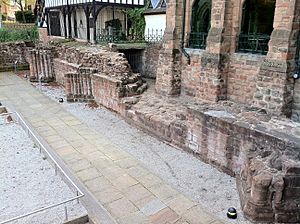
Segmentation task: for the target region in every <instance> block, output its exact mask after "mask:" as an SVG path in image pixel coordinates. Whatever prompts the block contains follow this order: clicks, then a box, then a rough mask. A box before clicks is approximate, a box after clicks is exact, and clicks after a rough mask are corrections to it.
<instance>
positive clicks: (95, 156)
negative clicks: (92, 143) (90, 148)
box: [83, 151, 107, 162]
mask: <svg viewBox="0 0 300 224" xmlns="http://www.w3.org/2000/svg"><path fill="white" fill-rule="evenodd" d="M83 156H84V157H85V158H86V159H88V160H89V161H91V162H92V161H95V160H97V159H105V158H107V157H106V156H105V155H104V154H103V153H102V152H99V151H95V152H91V153H89V154H86V155H83Z"/></svg>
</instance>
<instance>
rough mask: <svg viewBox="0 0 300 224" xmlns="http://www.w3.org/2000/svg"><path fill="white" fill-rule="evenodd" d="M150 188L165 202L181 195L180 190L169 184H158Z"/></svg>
mask: <svg viewBox="0 0 300 224" xmlns="http://www.w3.org/2000/svg"><path fill="white" fill-rule="evenodd" d="M148 189H149V191H151V192H152V193H153V194H154V195H155V196H157V197H158V198H159V199H160V200H162V201H163V202H168V201H169V200H171V199H173V198H176V197H177V196H178V195H179V192H178V191H176V190H175V189H173V188H172V187H170V186H169V185H167V184H158V185H155V186H152V187H150V188H148Z"/></svg>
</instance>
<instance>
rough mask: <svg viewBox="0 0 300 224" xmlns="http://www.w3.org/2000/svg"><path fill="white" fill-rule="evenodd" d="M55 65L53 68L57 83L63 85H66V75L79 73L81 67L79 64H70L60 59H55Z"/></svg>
mask: <svg viewBox="0 0 300 224" xmlns="http://www.w3.org/2000/svg"><path fill="white" fill-rule="evenodd" d="M53 64H54V65H55V66H53V69H54V73H55V81H56V82H58V83H60V84H62V85H64V84H65V74H66V73H69V72H77V71H78V69H79V67H80V66H79V65H78V64H74V63H69V62H67V61H65V60H61V59H59V58H54V59H53Z"/></svg>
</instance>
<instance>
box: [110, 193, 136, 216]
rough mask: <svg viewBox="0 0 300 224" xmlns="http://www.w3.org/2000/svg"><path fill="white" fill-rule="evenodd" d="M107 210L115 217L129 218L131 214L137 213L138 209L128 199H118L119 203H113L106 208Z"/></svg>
mask: <svg viewBox="0 0 300 224" xmlns="http://www.w3.org/2000/svg"><path fill="white" fill-rule="evenodd" d="M106 208H107V210H108V211H109V212H110V213H111V214H112V216H113V217H116V218H120V217H123V216H126V215H127V216H128V215H129V214H130V213H134V212H136V211H137V210H138V209H137V207H135V206H134V205H133V204H132V203H131V202H130V201H129V200H127V199H126V198H121V199H118V200H117V201H114V202H111V203H109V204H107V206H106Z"/></svg>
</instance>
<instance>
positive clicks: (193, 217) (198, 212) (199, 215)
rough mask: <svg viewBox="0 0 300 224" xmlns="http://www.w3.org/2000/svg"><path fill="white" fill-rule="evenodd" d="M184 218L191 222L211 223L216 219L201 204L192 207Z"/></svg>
mask: <svg viewBox="0 0 300 224" xmlns="http://www.w3.org/2000/svg"><path fill="white" fill-rule="evenodd" d="M182 218H183V219H184V220H185V221H187V222H188V223H190V224H211V223H213V222H214V221H215V219H214V218H213V217H212V216H210V215H208V213H207V212H205V211H204V209H203V208H201V207H200V206H199V205H197V206H194V207H192V208H190V209H189V210H188V211H187V212H186V213H185V214H183V215H182Z"/></svg>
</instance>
